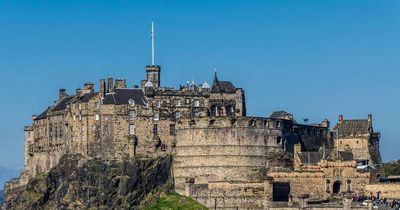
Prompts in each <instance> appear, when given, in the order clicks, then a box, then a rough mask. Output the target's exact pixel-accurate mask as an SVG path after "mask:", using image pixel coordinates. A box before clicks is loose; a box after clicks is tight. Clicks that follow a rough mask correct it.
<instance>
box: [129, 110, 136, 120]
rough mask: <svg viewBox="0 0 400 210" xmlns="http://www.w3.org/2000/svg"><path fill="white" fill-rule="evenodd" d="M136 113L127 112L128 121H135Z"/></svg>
mask: <svg viewBox="0 0 400 210" xmlns="http://www.w3.org/2000/svg"><path fill="white" fill-rule="evenodd" d="M135 117H136V113H135V111H129V120H135Z"/></svg>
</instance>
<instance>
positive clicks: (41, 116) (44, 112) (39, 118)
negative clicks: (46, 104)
mask: <svg viewBox="0 0 400 210" xmlns="http://www.w3.org/2000/svg"><path fill="white" fill-rule="evenodd" d="M48 111H49V108H47V109H46V110H44V111H43V112H42V113H41V114H40V115H38V116H37V117H35V119H34V120H42V119H46V118H47V112H48Z"/></svg>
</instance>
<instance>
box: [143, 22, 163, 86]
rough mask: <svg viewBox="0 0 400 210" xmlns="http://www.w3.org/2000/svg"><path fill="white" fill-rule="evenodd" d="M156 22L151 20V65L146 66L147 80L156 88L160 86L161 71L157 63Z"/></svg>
mask: <svg viewBox="0 0 400 210" xmlns="http://www.w3.org/2000/svg"><path fill="white" fill-rule="evenodd" d="M154 40H155V35H154V22H151V65H147V66H146V76H147V77H146V82H147V81H150V82H151V83H152V84H153V87H154V88H158V87H160V71H161V68H160V66H159V65H156V64H155V61H154V60H155V56H154V54H155V52H154V51H155V50H154Z"/></svg>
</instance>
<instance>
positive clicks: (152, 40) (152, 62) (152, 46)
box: [151, 22, 154, 66]
mask: <svg viewBox="0 0 400 210" xmlns="http://www.w3.org/2000/svg"><path fill="white" fill-rule="evenodd" d="M151 65H152V66H154V22H151Z"/></svg>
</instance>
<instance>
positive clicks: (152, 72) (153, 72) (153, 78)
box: [146, 65, 161, 88]
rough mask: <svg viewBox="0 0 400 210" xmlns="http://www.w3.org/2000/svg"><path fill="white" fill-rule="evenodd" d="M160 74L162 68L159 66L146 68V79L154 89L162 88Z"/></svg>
mask: <svg viewBox="0 0 400 210" xmlns="http://www.w3.org/2000/svg"><path fill="white" fill-rule="evenodd" d="M160 72H161V67H160V66H159V65H147V66H146V75H147V77H146V79H147V81H150V82H151V83H152V84H153V87H154V88H159V87H160Z"/></svg>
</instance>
